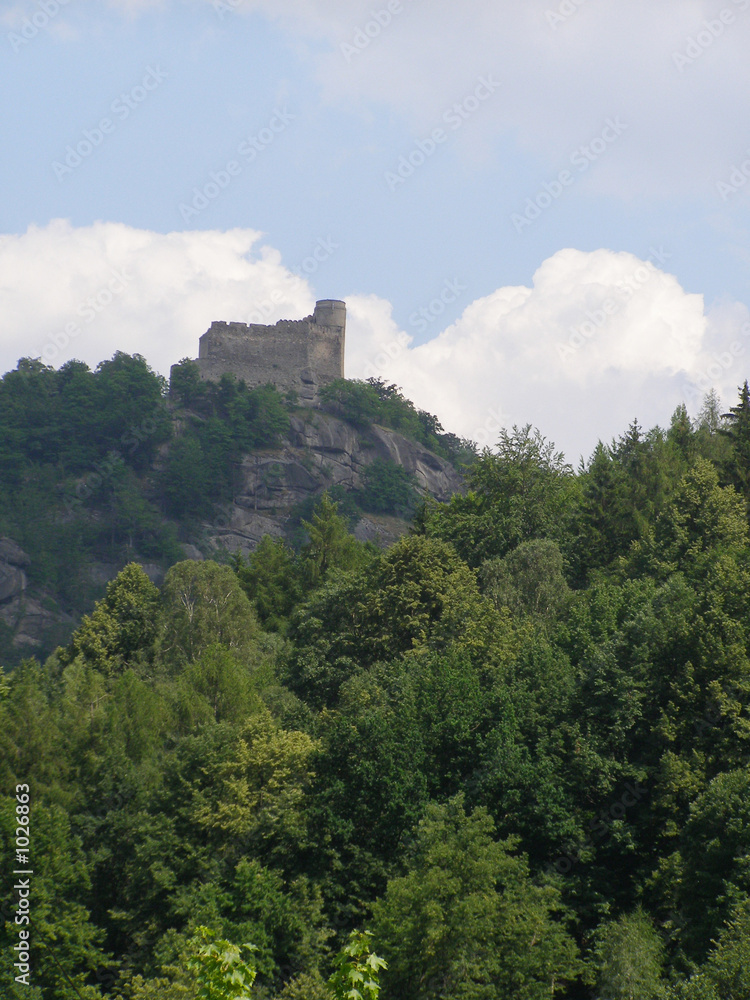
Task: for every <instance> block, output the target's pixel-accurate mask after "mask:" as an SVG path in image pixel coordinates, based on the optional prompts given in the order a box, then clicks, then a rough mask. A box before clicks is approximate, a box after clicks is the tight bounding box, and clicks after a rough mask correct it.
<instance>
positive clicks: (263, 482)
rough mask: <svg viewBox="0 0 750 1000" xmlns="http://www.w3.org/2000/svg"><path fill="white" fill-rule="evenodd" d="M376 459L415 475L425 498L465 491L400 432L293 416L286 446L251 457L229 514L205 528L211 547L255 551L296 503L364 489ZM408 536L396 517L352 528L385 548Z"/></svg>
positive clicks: (281, 530)
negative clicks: (365, 474) (335, 489)
mask: <svg viewBox="0 0 750 1000" xmlns="http://www.w3.org/2000/svg"><path fill="white" fill-rule="evenodd" d="M375 459H384V460H390V461H392V462H395V463H397V464H398V465H401V466H403V468H404V469H406V471H407V472H410V473H412V474H413V475H414V476H415V478H416V480H417V483H418V484H419V489H420V491H421V492H422V493H424V494H426V495H429V496H432V497H434V498H435V499H437V500H441V501H443V500H447V499H448V498H449V497H450V496H451V495H452V494H453V493H456V492H457V491H459V490H460V489H461V488H462V479H461V476H460V475H459V474H458V473H457V472H456V470H455V469H454V468H453V466H452V465H451V464H450V463H449V462H447V461H446V460H445V459H442V458H440V457H438V456H437V455H435V454H434V453H433V452H431V451H429V450H428V449H427V448H425V447H423V446H422V445H420V444H417V443H416V442H414V441H411V440H409V439H408V438H405V437H403V436H402V435H401V434H398V433H396V431H392V430H389V429H388V428H385V427H379V426H377V425H376V424H374V425H372V426H369V427H367V428H364V429H359V428H357V427H355V426H353V425H352V424H350V423H347V422H346V421H344V420H339V419H338V418H336V417H333V416H331V415H330V414H327V413H322V412H315V413H313V414H311V415H309V416H306V417H305V416H293V417H292V420H291V429H290V433H289V436H288V438H287V440H286V441H284V442H283V444H282V445H281V447H279V448H278V449H275V450H272V451H263V452H257V453H255V454H253V455H248V456H247V457H246V458H245V459H244V461H243V463H242V468H241V470H240V485H239V488H238V490H237V492H236V495H235V498H234V503H233V504H232V505H231V508H229V509H227V510H226V511H225V512H224V516H223V517H220V518H219V519H217V520H216V521H215V522H214V523H209V524H206V525H205V529H206V538H207V540H208V542H209V544H210V545H212V546H215V547H221V548H226V549H229V550H230V551H236V550H238V549H239V550H240V551H243V552H248V551H252V549H254V548H255V546H256V545H257V544H258V542H259V541H260V539H261V538H262V536H263V535H265V534H271V535H278V536H281V535H284V534H285V531H286V528H287V525H288V522H289V519H290V515H291V513H292V510H293V508H294V507H295V505H298V504H300V503H303V502H304V501H305V500H306V499H308V498H309V497H310V496H312V495H315V494H318V493H322V492H323V491H324V490H325V489H328V488H329V487H331V486H338V485H340V486H343V487H345V488H347V489H351V490H354V491H357V490H360V489H361V488H362V471H363V469H364V468H365V467H366V466H367V465H369V464H370V463H371V462H373V461H375ZM405 530H406V522H404V521H401V520H399V519H398V518H393V517H391V518H388V517H375V516H371V515H366V516H363V517H362V519H361V520H360V521H359V523H358V524H357V526H356V528H355V531H354V533H355V535H356V536H357V537H358V538H360V539H362V540H368V539H369V540H373V541H377V542H379V543H380V544H383V545H387V544H389V543H390V542H392V541H394V540H395V539H396V538H397V537H398V536H399V535H400V534H403V532H404V531H405Z"/></svg>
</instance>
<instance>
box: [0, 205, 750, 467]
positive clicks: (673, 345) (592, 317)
mask: <svg viewBox="0 0 750 1000" xmlns="http://www.w3.org/2000/svg"><path fill="white" fill-rule="evenodd" d="M658 253H659V251H658V250H655V251H654V257H653V258H652V259H649V260H647V261H642V260H639V259H638V258H637V257H635V256H633V255H632V254H629V253H623V252H615V251H612V250H607V249H600V250H596V251H593V252H582V251H579V250H574V249H565V250H560V251H559V252H558V253H556V254H554V255H553V256H552V257H550V258H549V259H548V260H545V261H544V262H543V263H542V264H541V266H540V267H539V268H538V270H537V271H536V273H535V274H534V275H533V280H532V282H531V284H530V285H529V287H525V286H506V287H501V288H498V289H497V290H496V291H494V292H493V293H492V294H490V295H487V296H485V297H483V298H481V299H478V300H476V301H474V302H472V303H471V304H470V305H469V306H468V307H467V308H466V309H465V310H464V312H463V314H462V315H461V316H460V317H459V319H458V320H457V321H456V322H455V323H453V324H452V325H451V326H449V327H448V328H447V329H445V330H443V331H442V332H441V333H440V334H439V335H437V336H436V337H435V338H434V339H432V340H430V341H428V342H426V343H422V344H419V345H417V346H414V345H413V340H412V337H411V336H410V335H409V334H408V333H406V332H405V331H404V330H402V329H400V328H399V326H398V324H397V323H396V322H395V321H394V319H393V316H392V308H391V304H390V303H389V302H387V301H385V300H384V299H382V298H379V297H377V296H375V295H362V294H355V295H349V296H347V295H346V294H345V290H342V297H345V298H346V299H347V307H348V324H347V360H346V366H347V375H348V376H349V377H353V378H368V377H370V376H377V377H382V378H384V379H386V380H387V381H392V382H396V383H397V384H398V385H400V386H402V388H403V390H404V392H405V394H406V395H407V396H408V397H410V398H412V399H413V400H414V402H415V403H416V404H417V405H418V406H420V407H422V408H424V409H427V410H429V411H431V412H433V413H436V414H437V415H438V416H439V417H440V418H441V420H442V422H443V424H444V426H445V427H446V429H448V430H451V431H453V432H454V433H458V434H461V435H464V436H467V437H471V438H473V439H475V440H478V441H479V442H480V443H481V444H489V445H491V444H493V443H494V441H495V440H496V438H497V433H498V430H499V427H500V426H501V425H505V426H510V425H512V424H513V423H517V424H524V423H527V422H530V423H533V424H536V425H537V426H538V427H539V428H540V429H541V430H542V432H543V433H544V434H545V435H546V436H547V437H548V438H551V439H552V440H554V441H555V442H556V443H557V445H558V446H559V447H561V448H563V449H564V450H565V451H566V453H567V454H568V456H569V458H571V459H572V460H573V461H577V459H578V457H579V456H580V454H581V453H583V454H584V455H586V456H588V454H589V453H590V451H591V450H592V449H593V447H594V445H595V443H596V440H597V439H598V438H600V437H601V438H603V439H604V440H609V439H610V438H611V437H612V436H615V435H617V434H620V433H623V432H624V431H625V429H626V427H627V425H628V424H629V423H630V421H631V420H632V419H633V418H638V420H639V421H640V423H641V424H642V425H643V426H644V427H649V426H652V425H653V424H655V423H660V424H662V425H664V424H665V423H667V422H668V420H669V416H670V414H671V412H672V411H673V410H674V408H675V407H676V406H677V405H678V404H679V403H681V402H686V403H687V404H688V407H689V409H690V410H691V411H692V412H693V413H695V412H696V411H697V408H698V405H699V402H700V398H701V396H702V394H703V393H704V392H705V391H706V390H707V389H709V388H711V387H715V388H716V389H717V390H718V391H719V392H720V394H722V395H723V397H724V400H725V403H727V404H728V403H731V402H732V401H733V399H734V395H735V392H736V386H737V384H738V383H739V382H740V381H742V379H743V378H744V377H745V369H744V365H745V364H746V360H747V355H748V352H749V351H750V322H749V320H750V317H749V316H748V311H747V309H746V307H745V306H744V305H742V304H739V303H736V302H722V303H719V304H717V305H715V306H714V307H713V308H712V309H710V310H708V311H707V310H706V308H705V306H704V302H703V297H702V296H701V295H699V294H695V293H688V292H686V291H685V290H684V289H683V288H682V287H681V286H680V284H679V282H678V281H677V279H676V278H675V277H674V276H673V275H671V274H669V273H668V270H667V267H668V262H663V261H661V260H660V259H659V256H658ZM315 298H316V295H315V291H314V289H312V288H311V287H310V286H309V284H308V283H307V282H306V281H305V280H303V279H301V278H299V277H297V276H295V275H294V274H293V273H292V272H291V271H290V270H289V269H288V268H287V267H286V266H285V264H284V262H283V261H282V259H281V256H280V254H279V252H278V251H277V250H275V249H273V248H272V247H269V246H266V245H264V244H263V242H262V237H261V234H260V233H258V232H257V231H255V230H248V229H242V230H240V229H236V230H229V231H226V232H219V231H196V232H184V233H168V234H160V233H154V232H150V231H146V230H139V229H134V228H131V227H129V226H126V225H123V224H120V223H104V222H99V223H96V224H94V225H92V226H87V227H80V228H76V227H74V226H72V225H71V224H70V223H69V222H66V221H64V220H55V221H54V222H52V223H50V224H49V225H47V226H45V227H36V226H33V227H31V228H30V229H29V230H28V231H27V232H26V233H25V234H22V235H19V236H15V235H8V236H0V301H1V302H2V310H0V364H1V365H2V369H3V370H4V371H6V370H9V369H11V368H14V367H15V364H16V362H17V360H18V358H20V357H22V356H32V357H42V358H43V359H44V360H45V361H46V362H47V363H49V364H53V365H54V366H56V367H57V366H59V365H60V364H61V363H63V362H65V361H67V360H69V359H70V358H73V357H76V358H80V359H82V360H84V361H86V362H87V363H89V364H90V365H91V366H92V367H93V366H95V365H96V364H98V363H99V362H100V361H102V360H104V359H105V358H108V357H111V356H112V354H113V353H114V351H115V350H123V351H126V352H128V353H140V354H143V355H144V356H145V357H146V358H147V360H148V361H149V363H150V364H151V365H152V367H154V368H155V369H156V370H157V371H159V372H161V373H162V374H165V375H168V373H169V367H170V365H171V364H173V363H174V362H176V361H178V360H179V359H180V358H182V357H185V356H188V357H195V356H196V354H197V346H198V338H199V337H200V336H201V334H202V333H204V332H205V331H206V330H207V329H208V327H209V325H210V324H211V322H212V321H213V320H238V321H243V322H271V323H273V322H275V321H276V320H277V319H282V318H289V319H298V318H301V317H302V316H306V315H309V314H310V313H311V312H312V309H313V306H314V302H315Z"/></svg>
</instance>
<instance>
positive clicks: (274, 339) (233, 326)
mask: <svg viewBox="0 0 750 1000" xmlns="http://www.w3.org/2000/svg"><path fill="white" fill-rule="evenodd" d="M345 332H346V306H345V305H344V303H343V302H339V301H338V300H333V299H327V300H324V301H321V302H318V303H317V305H316V307H315V312H314V313H313V315H312V316H308V317H306V318H305V319H301V320H279V322H278V323H276V324H275V325H274V326H264V325H262V324H256V323H254V324H251V325H247V324H245V323H222V322H215V323H212V324H211V327H210V329H209V330H208V331H207V332H206V333H204V334H203V336H202V337H201V339H200V349H199V356H198V358H197V364H198V367H199V368H200V373H201V377H202V378H204V379H211V380H214V381H218V379H220V378H221V376H222V375H223V374H225V373H227V372H228V373H231V374H233V375H236V376H237V378H240V379H244V381H245V382H246V383H247V384H248V385H249V386H259V385H266V384H267V383H269V382H270V383H271V384H272V385H275V386H276V388H277V389H278V390H279V391H280V392H287V391H289V390H291V389H293V390H295V391H296V392H297V395H298V397H299V401H300V403H303V404H304V403H313V404H314V403H316V402H317V393H318V388H319V387H320V386H322V385H327V384H328V383H330V382H332V381H333V380H334V379H337V378H343V377H344V342H345Z"/></svg>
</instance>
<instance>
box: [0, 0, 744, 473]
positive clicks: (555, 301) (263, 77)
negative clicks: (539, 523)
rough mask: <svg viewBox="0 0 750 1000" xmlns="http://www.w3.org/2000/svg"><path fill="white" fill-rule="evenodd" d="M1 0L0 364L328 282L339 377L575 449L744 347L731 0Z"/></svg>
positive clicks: (487, 426) (177, 352) (457, 422)
mask: <svg viewBox="0 0 750 1000" xmlns="http://www.w3.org/2000/svg"><path fill="white" fill-rule="evenodd" d="M2 2H3V5H2V6H0V85H2V92H3V94H4V95H5V100H4V101H3V111H2V136H3V142H2V152H1V153H0V184H1V185H2V187H1V190H2V193H3V194H2V199H0V364H1V365H2V370H3V371H5V370H8V369H10V368H13V367H14V366H15V364H16V361H17V359H18V358H19V357H20V356H22V355H25V354H33V355H36V356H41V357H43V358H44V360H45V361H47V362H48V363H50V364H53V365H59V364H60V363H62V362H64V361H65V360H68V358H70V357H82V358H83V359H84V360H86V361H87V362H89V364H92V365H95V364H96V363H98V362H99V361H101V360H102V359H103V358H106V357H109V356H111V354H112V353H113V352H114V351H115V350H116V349H123V350H129V351H136V350H137V351H140V352H141V353H143V354H144V355H145V356H146V357H147V358H148V360H149V361H150V362H151V363H152V365H153V366H154V367H155V368H156V369H157V370H159V371H161V372H163V373H165V374H166V373H168V368H169V364H170V363H171V362H173V361H176V360H178V359H179V358H181V357H184V356H186V355H192V356H195V354H196V351H197V341H198V337H199V336H200V334H201V333H203V332H204V331H205V329H206V328H207V326H208V325H209V323H210V322H211V320H212V319H234V320H245V321H259V320H260V319H264V318H265V319H267V320H269V321H271V322H273V321H275V320H276V319H279V318H297V317H299V316H302V315H305V314H306V313H308V312H309V311H311V307H312V304H313V303H314V301H315V300H316V299H317V298H329V297H331V298H345V299H346V300H347V303H348V306H349V326H348V331H347V373H348V374H350V375H351V376H353V377H367V376H368V375H372V374H377V375H381V376H382V377H385V378H387V379H389V380H393V381H396V382H398V384H399V385H402V386H403V387H404V390H405V392H406V393H407V395H410V396H411V397H412V398H414V399H415V401H416V402H417V403H418V404H419V405H421V406H424V407H425V408H427V409H430V410H432V411H433V412H436V413H438V415H439V416H440V417H441V418H442V420H443V422H444V424H445V426H446V427H447V428H448V429H451V430H454V431H456V432H458V433H461V434H466V435H468V436H472V437H474V438H475V439H478V440H479V441H480V442H481V443H483V444H484V443H487V444H492V442H493V440H494V438H496V436H497V431H498V429H499V427H500V426H501V425H506V426H509V425H510V424H512V423H517V424H523V423H526V422H531V423H534V424H536V425H538V426H539V427H540V429H541V430H542V432H543V433H544V434H545V435H546V436H547V437H549V438H551V439H552V440H554V441H556V442H557V443H558V445H559V446H560V447H562V448H564V450H565V451H566V454H567V455H568V457H569V458H570V459H571V460H572V461H574V462H575V461H577V460H578V458H579V456H580V455H581V454H583V455H585V456H587V455H588V454H589V453H590V451H591V449H592V448H593V446H594V444H595V443H596V439H597V438H598V437H602V438H604V439H605V440H608V439H609V438H611V437H612V436H613V435H615V434H619V433H622V432H624V430H625V428H626V426H627V424H628V423H629V422H630V421H631V420H632V419H633V418H634V417H637V418H638V419H639V420H640V422H641V423H642V424H643V425H645V426H651V425H653V424H655V423H660V424H662V425H664V424H666V423H668V421H669V417H670V414H671V412H672V410H673V409H674V407H675V406H676V405H678V404H679V403H680V402H686V403H687V405H688V407H689V409H690V410H691V412H692V413H694V414H695V413H696V412H697V410H698V408H699V406H700V398H701V395H702V393H703V392H704V391H706V390H707V389H709V388H715V389H716V390H717V392H719V393H720V395H721V396H722V398H723V399H724V402H725V403H726V404H729V403H731V402H733V399H734V395H735V392H736V386H737V384H738V383H740V382H741V381H742V380H743V379H744V378H745V377H746V376H748V375H749V374H750V371H749V369H750V364H749V363H748V357H750V326H748V323H749V322H750V313H749V312H748V305H749V304H750V252H749V250H748V218H749V216H748V206H749V204H750V200H749V199H748V190H750V181H749V180H748V178H749V177H750V115H748V104H749V103H750V79H748V77H750V69H749V68H748V60H747V52H748V50H749V46H748V42H750V0H723V2H722V0H717V2H715V3H708V2H702V0H661V2H651V3H647V2H644V0H632V2H628V3H627V4H625V3H623V2H622V0H619V2H618V0H579V2H576V0H556V2H547V0H505V2H502V3H500V2H497V0H495V2H490V0H467V2H465V3H462V4H458V3H455V2H447V0H433V2H428V0H377V2H375V3H372V2H360V0H348V2H346V3H344V2H343V0H239V2H238V0H228V2H226V3H224V2H220V0H216V2H214V0H163V2H155V0H154V2H152V0H110V2H109V3H107V2H98V3H93V2H88V0H68V2H67V3H59V0H17V2H14V0H2ZM118 275H119V278H118ZM90 300H92V301H90ZM87 302H89V305H88V306H87V305H86V303H87ZM66 331H67V332H66Z"/></svg>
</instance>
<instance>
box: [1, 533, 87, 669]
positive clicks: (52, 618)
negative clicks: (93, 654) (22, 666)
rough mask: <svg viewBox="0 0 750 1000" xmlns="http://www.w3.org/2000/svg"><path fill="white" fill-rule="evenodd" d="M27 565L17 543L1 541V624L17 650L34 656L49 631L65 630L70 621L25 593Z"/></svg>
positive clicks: (28, 559)
mask: <svg viewBox="0 0 750 1000" xmlns="http://www.w3.org/2000/svg"><path fill="white" fill-rule="evenodd" d="M30 565H31V559H30V558H29V556H28V555H27V554H26V553H25V552H24V551H23V549H22V548H21V546H20V545H18V544H17V542H14V541H13V539H12V538H0V622H1V623H2V624H3V625H5V626H6V627H7V628H9V629H11V631H12V632H13V640H12V641H13V645H14V646H15V647H16V648H17V649H20V650H23V651H27V650H28V652H29V653H33V652H34V650H36V649H38V648H39V647H40V646H42V645H43V643H44V641H45V639H46V638H47V637H48V636H49V634H50V630H55V629H57V630H60V629H61V628H62V629H65V628H67V626H68V625H70V624H72V623H73V619H72V618H70V617H69V616H68V615H64V614H62V613H61V612H60V611H59V610H52V608H53V607H55V604H54V602H50V601H48V600H47V601H46V602H45V598H44V597H43V596H42V595H31V594H29V593H28V592H27V580H26V574H25V573H24V569H25V568H26V567H27V566H30ZM45 603H46V604H48V605H50V604H51V607H49V606H45Z"/></svg>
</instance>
